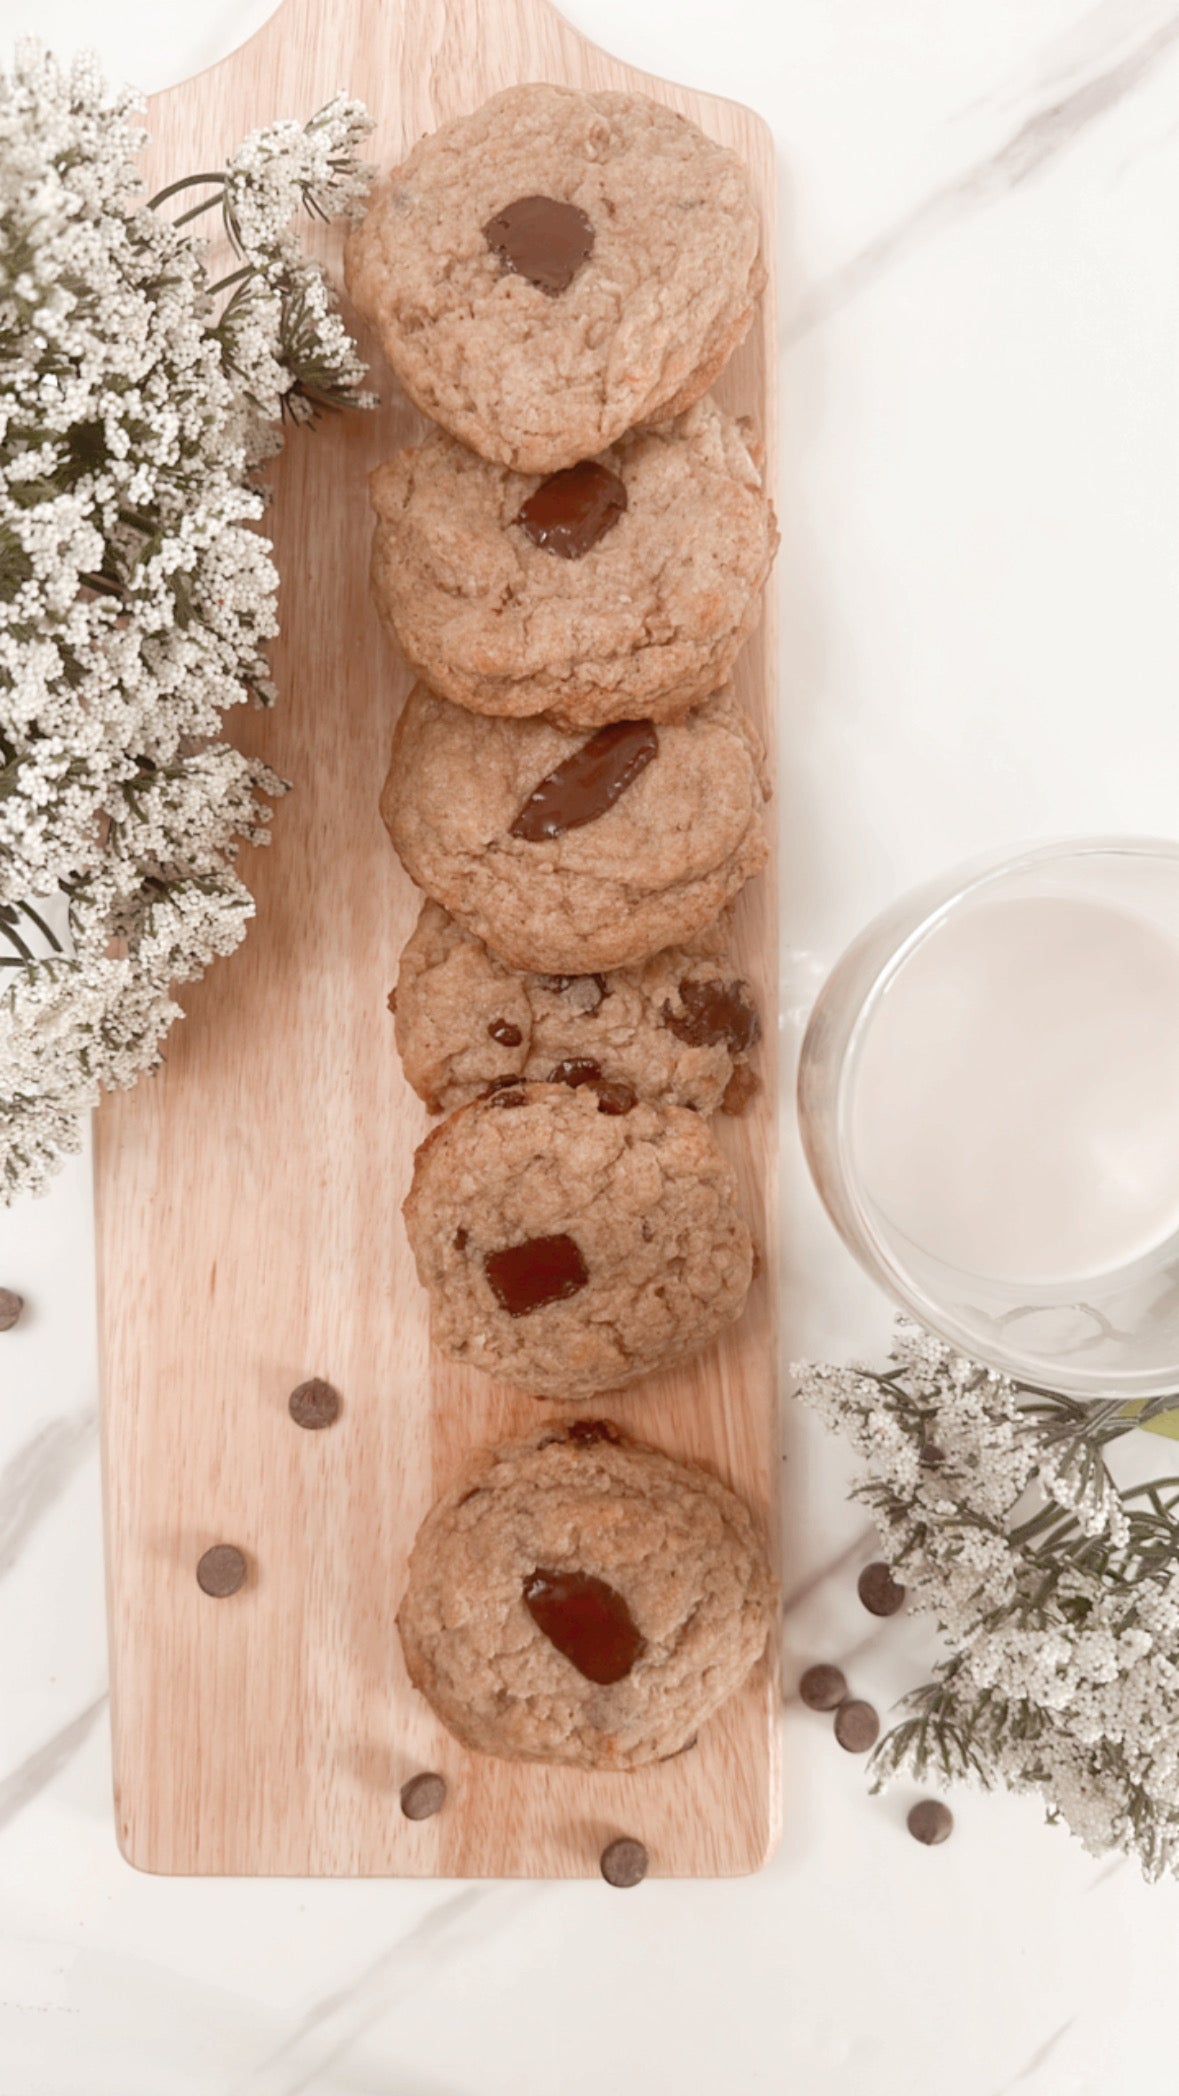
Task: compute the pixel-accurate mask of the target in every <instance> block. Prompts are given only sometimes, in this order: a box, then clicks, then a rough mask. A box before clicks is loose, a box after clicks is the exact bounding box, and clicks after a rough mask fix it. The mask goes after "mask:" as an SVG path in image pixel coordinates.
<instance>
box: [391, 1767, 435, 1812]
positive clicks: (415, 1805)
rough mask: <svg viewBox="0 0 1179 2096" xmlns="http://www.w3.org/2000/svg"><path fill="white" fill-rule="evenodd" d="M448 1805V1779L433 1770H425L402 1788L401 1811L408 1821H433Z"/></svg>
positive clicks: (411, 1778)
mask: <svg viewBox="0 0 1179 2096" xmlns="http://www.w3.org/2000/svg"><path fill="white" fill-rule="evenodd" d="M445 1803H446V1778H445V1776H439V1775H437V1774H436V1773H435V1771H434V1770H433V1769H423V1771H422V1773H421V1775H420V1776H411V1777H410V1779H409V1781H408V1783H403V1784H402V1786H401V1810H402V1811H403V1812H404V1814H405V1817H406V1819H433V1817H434V1814H435V1813H436V1812H441V1810H442V1807H443V1806H444V1804H445Z"/></svg>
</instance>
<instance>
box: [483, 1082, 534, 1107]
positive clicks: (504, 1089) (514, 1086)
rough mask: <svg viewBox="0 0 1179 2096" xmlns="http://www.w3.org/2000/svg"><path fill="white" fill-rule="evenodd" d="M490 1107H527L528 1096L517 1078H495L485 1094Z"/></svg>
mask: <svg viewBox="0 0 1179 2096" xmlns="http://www.w3.org/2000/svg"><path fill="white" fill-rule="evenodd" d="M484 1097H485V1098H486V1100H487V1104H488V1105H489V1106H506V1107H511V1106H527V1104H528V1094H527V1093H526V1092H525V1091H523V1090H522V1089H521V1087H520V1082H519V1079H518V1078H516V1077H510V1078H506V1079H505V1078H503V1077H493V1078H492V1081H491V1083H490V1084H489V1085H488V1087H487V1091H486V1093H485V1094H484Z"/></svg>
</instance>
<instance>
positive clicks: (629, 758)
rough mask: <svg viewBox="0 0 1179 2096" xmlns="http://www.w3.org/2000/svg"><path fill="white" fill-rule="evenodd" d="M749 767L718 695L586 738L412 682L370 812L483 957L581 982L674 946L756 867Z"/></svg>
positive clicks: (758, 782) (738, 725) (736, 717)
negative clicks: (677, 715) (673, 717)
mask: <svg viewBox="0 0 1179 2096" xmlns="http://www.w3.org/2000/svg"><path fill="white" fill-rule="evenodd" d="M761 761H762V753H761V749H760V746H759V744H758V742H757V738H756V736H755V734H754V731H753V728H752V726H751V724H750V722H749V721H748V719H747V718H746V716H745V714H744V713H743V712H742V711H741V709H740V708H739V707H738V706H737V705H736V703H735V702H734V700H733V697H732V694H731V692H728V691H725V692H721V693H718V694H717V696H716V697H715V698H713V699H711V700H709V702H708V704H707V705H705V706H701V707H698V708H697V709H696V711H695V712H693V713H690V714H688V715H687V717H686V718H685V719H684V720H682V721H673V722H670V723H667V724H665V725H663V726H660V727H656V726H655V725H654V723H652V722H651V721H649V720H640V721H617V722H614V723H613V724H612V725H611V726H609V727H606V728H601V729H599V730H598V732H597V733H596V734H594V735H592V736H589V737H588V738H587V737H586V735H585V734H584V732H582V733H578V732H575V731H572V730H569V729H565V728H559V727H556V726H555V725H554V724H553V723H552V722H551V721H547V720H519V721H514V720H503V719H490V718H486V717H483V716H481V715H479V714H475V713H469V712H467V710H466V709H465V708H464V707H461V706H453V705H451V703H450V701H449V700H447V699H441V698H438V697H437V696H436V695H435V694H434V693H433V692H430V691H428V690H427V689H426V687H425V686H424V685H421V684H419V685H415V687H414V689H413V691H412V692H411V693H410V695H409V698H408V699H407V701H406V704H405V709H404V711H403V713H402V715H401V718H400V720H399V721H398V724H397V728H396V732H395V734H394V738H393V753H392V759H391V762H390V767H389V775H388V778H387V779H386V781H385V788H384V792H383V794H382V796H381V813H382V815H383V817H384V820H385V824H386V827H387V828H388V831H389V834H390V836H391V837H392V839H393V843H394V845H395V847H396V849H397V852H398V854H399V856H400V858H401V860H402V863H403V864H404V866H405V868H406V870H407V872H408V873H409V874H410V876H411V877H412V879H413V880H415V881H416V882H417V884H418V886H419V887H420V888H424V889H425V891H426V893H427V894H428V895H430V896H432V897H433V899H434V901H435V902H438V903H441V904H442V906H443V908H444V909H447V910H449V911H450V913H451V915H452V916H454V917H457V918H458V920H459V922H460V924H462V925H464V926H465V928H466V929H467V930H468V931H472V932H474V933H475V935H476V937H478V938H480V939H482V940H484V941H485V943H486V944H487V945H488V946H490V947H491V949H492V951H493V952H494V953H496V954H498V955H499V957H500V958H501V960H505V961H507V962H508V963H509V964H510V966H512V967H514V968H527V969H531V970H533V971H534V972H535V973H537V974H541V975H588V974H592V973H593V972H594V971H595V970H600V969H608V968H624V967H629V966H630V965H632V964H633V963H634V962H636V961H641V960H645V959H646V958H647V957H648V955H650V954H653V953H658V952H659V951H660V950H661V949H662V948H663V947H665V946H676V945H684V944H686V943H689V942H690V941H691V940H692V939H693V938H694V937H695V936H696V935H697V933H699V932H700V931H702V930H703V929H704V928H705V927H706V926H707V925H710V924H712V923H713V922H714V920H715V919H716V918H717V917H718V916H719V915H720V913H721V911H722V910H723V909H724V908H725V906H726V905H727V904H728V903H730V902H731V901H732V900H733V898H734V896H736V895H737V894H738V892H739V891H740V889H741V888H742V887H743V886H744V884H745V882H746V881H747V880H748V879H749V878H750V876H751V875H752V874H755V873H757V872H759V871H760V869H761V868H762V866H764V864H765V862H766V857H767V847H766V841H765V836H764V833H763V830H762V824H761V806H762V802H763V799H764V797H765V789H764V786H763V780H762V770H761Z"/></svg>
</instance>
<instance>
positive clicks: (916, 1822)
mask: <svg viewBox="0 0 1179 2096" xmlns="http://www.w3.org/2000/svg"><path fill="white" fill-rule="evenodd" d="M905 1825H906V1826H907V1827H908V1829H909V1832H910V1834H911V1835H912V1836H913V1839H914V1841H919V1842H921V1843H922V1845H923V1846H924V1847H925V1848H927V1849H935V1848H937V1846H938V1844H939V1843H940V1842H943V1841H948V1840H949V1838H950V1836H951V1834H952V1833H953V1831H954V1815H953V1813H952V1812H951V1810H950V1808H949V1806H948V1805H943V1804H942V1801H941V1799H940V1798H922V1799H921V1802H920V1804H917V1805H914V1807H913V1809H912V1811H911V1812H910V1814H909V1817H908V1819H907V1820H906V1821H905Z"/></svg>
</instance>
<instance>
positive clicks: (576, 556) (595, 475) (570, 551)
mask: <svg viewBox="0 0 1179 2096" xmlns="http://www.w3.org/2000/svg"><path fill="white" fill-rule="evenodd" d="M625 508H626V488H625V487H624V485H623V483H622V481H620V480H619V478H618V475H617V473H611V471H610V469H609V467H608V466H599V465H597V464H596V463H595V462H594V460H593V459H583V460H582V461H581V464H580V465H578V466H566V467H565V468H564V470H563V471H562V472H560V473H550V474H549V477H548V479H547V480H542V481H541V484H540V486H539V487H538V488H537V489H536V490H535V491H534V493H533V494H531V495H530V496H529V497H528V500H527V502H526V503H525V504H524V505H523V507H522V509H520V510H519V511H518V513H517V515H516V517H515V518H514V519H513V521H514V522H515V523H517V524H518V525H519V526H520V528H521V530H522V531H523V532H524V534H525V536H526V537H528V538H530V539H531V540H532V543H533V545H534V546H539V547H541V548H542V550H543V551H544V552H546V553H559V554H560V556H561V558H562V560H580V559H581V558H582V556H583V554H586V553H588V552H589V550H590V548H591V546H596V545H597V543H598V540H599V539H601V538H604V537H605V535H606V533H607V532H608V531H609V529H610V527H611V525H613V524H617V522H618V519H619V517H620V516H621V515H622V513H623V511H624V509H625Z"/></svg>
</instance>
